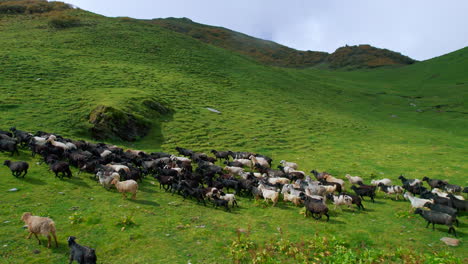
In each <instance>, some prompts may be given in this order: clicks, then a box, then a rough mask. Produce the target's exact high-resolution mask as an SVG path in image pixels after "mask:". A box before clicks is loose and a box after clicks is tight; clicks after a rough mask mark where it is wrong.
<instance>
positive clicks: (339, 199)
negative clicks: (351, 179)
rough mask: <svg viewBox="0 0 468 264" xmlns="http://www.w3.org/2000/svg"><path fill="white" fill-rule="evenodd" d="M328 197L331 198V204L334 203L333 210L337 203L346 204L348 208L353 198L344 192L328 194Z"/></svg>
mask: <svg viewBox="0 0 468 264" xmlns="http://www.w3.org/2000/svg"><path fill="white" fill-rule="evenodd" d="M328 198H330V200H332V202H333V204H334V205H335V210H336V207H337V206H338V205H347V206H348V208H350V207H351V205H352V204H353V198H352V197H351V196H349V195H345V194H340V195H332V194H329V195H328Z"/></svg>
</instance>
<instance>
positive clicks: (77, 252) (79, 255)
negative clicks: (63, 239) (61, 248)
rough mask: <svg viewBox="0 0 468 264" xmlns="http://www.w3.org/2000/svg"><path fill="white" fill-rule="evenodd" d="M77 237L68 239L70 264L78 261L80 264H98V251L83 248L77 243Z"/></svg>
mask: <svg viewBox="0 0 468 264" xmlns="http://www.w3.org/2000/svg"><path fill="white" fill-rule="evenodd" d="M75 239H76V237H74V236H70V237H68V239H67V241H68V247H69V248H70V262H69V264H71V263H72V262H73V261H74V260H76V261H77V262H78V263H79V264H96V261H97V257H96V251H95V250H94V249H92V248H89V247H86V246H82V245H80V244H78V243H76V242H75Z"/></svg>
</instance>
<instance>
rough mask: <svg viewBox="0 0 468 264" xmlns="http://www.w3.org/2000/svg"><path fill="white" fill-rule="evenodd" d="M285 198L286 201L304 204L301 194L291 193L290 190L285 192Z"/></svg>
mask: <svg viewBox="0 0 468 264" xmlns="http://www.w3.org/2000/svg"><path fill="white" fill-rule="evenodd" d="M283 200H284V201H290V202H292V203H293V204H294V205H295V206H299V205H301V204H302V200H301V198H300V197H299V196H296V195H294V194H290V193H288V192H285V193H283Z"/></svg>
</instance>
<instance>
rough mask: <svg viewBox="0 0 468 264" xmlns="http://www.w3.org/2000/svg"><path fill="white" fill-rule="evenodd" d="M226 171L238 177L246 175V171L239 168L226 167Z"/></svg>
mask: <svg viewBox="0 0 468 264" xmlns="http://www.w3.org/2000/svg"><path fill="white" fill-rule="evenodd" d="M224 170H225V171H227V172H229V173H231V174H233V175H237V176H241V175H242V174H243V173H244V169H243V168H239V167H230V166H226V167H224Z"/></svg>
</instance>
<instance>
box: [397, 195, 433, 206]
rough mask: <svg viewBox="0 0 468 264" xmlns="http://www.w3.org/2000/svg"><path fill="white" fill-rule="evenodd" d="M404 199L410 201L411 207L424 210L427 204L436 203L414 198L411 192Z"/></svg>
mask: <svg viewBox="0 0 468 264" xmlns="http://www.w3.org/2000/svg"><path fill="white" fill-rule="evenodd" d="M403 197H405V199H407V200H410V202H411V207H413V208H423V207H424V205H425V204H427V203H434V202H433V200H428V199H421V198H417V197H414V196H413V195H411V193H409V192H405V194H404V195H403Z"/></svg>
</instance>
